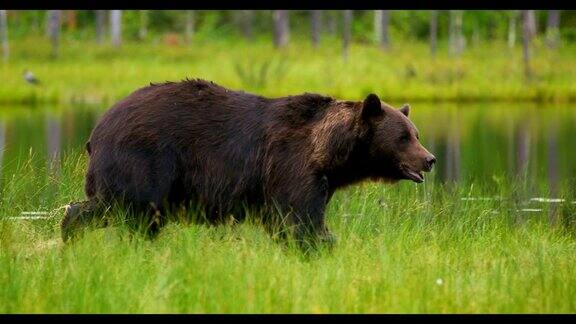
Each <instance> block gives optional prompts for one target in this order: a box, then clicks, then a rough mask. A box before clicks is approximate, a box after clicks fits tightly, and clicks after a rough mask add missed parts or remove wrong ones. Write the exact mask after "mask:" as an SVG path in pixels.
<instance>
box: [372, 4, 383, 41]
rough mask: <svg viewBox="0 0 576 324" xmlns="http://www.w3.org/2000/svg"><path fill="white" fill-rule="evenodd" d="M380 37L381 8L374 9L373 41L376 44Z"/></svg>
mask: <svg viewBox="0 0 576 324" xmlns="http://www.w3.org/2000/svg"><path fill="white" fill-rule="evenodd" d="M381 38H382V10H374V42H375V43H376V44H378V43H379V42H380V39H381Z"/></svg>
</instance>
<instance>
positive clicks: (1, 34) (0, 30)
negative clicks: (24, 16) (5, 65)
mask: <svg viewBox="0 0 576 324" xmlns="http://www.w3.org/2000/svg"><path fill="white" fill-rule="evenodd" d="M0 39H2V58H3V59H4V62H8V58H9V57H10V46H9V44H8V18H7V17H6V10H0Z"/></svg>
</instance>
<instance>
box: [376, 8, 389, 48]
mask: <svg viewBox="0 0 576 324" xmlns="http://www.w3.org/2000/svg"><path fill="white" fill-rule="evenodd" d="M389 24H390V10H382V14H381V16H380V31H381V32H380V39H379V40H378V41H379V42H380V48H382V49H383V50H387V49H388V48H389V47H390V39H389V38H388V25H389Z"/></svg>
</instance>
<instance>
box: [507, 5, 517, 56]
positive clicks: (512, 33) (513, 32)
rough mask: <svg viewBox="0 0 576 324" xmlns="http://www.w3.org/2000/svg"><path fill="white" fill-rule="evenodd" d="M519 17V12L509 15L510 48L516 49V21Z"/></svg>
mask: <svg viewBox="0 0 576 324" xmlns="http://www.w3.org/2000/svg"><path fill="white" fill-rule="evenodd" d="M517 17H518V11H517V10H511V11H510V14H509V15H508V47H509V48H512V47H514V44H515V43H516V19H517Z"/></svg>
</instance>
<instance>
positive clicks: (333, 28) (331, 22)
mask: <svg viewBox="0 0 576 324" xmlns="http://www.w3.org/2000/svg"><path fill="white" fill-rule="evenodd" d="M326 13H327V14H328V33H329V34H330V35H335V34H336V32H337V30H338V19H337V17H336V13H335V12H334V11H333V10H330V11H327V12H326Z"/></svg>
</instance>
